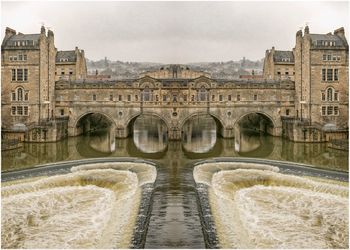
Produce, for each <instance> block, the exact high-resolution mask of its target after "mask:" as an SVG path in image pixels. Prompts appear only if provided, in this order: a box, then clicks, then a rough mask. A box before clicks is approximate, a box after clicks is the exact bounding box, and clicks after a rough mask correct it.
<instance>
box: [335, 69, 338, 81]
mask: <svg viewBox="0 0 350 250" xmlns="http://www.w3.org/2000/svg"><path fill="white" fill-rule="evenodd" d="M334 81H338V69H334Z"/></svg>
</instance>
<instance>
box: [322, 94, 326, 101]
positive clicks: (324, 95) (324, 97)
mask: <svg viewBox="0 0 350 250" xmlns="http://www.w3.org/2000/svg"><path fill="white" fill-rule="evenodd" d="M325 100H326V94H325V93H322V101H325Z"/></svg>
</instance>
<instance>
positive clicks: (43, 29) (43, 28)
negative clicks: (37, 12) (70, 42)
mask: <svg viewBox="0 0 350 250" xmlns="http://www.w3.org/2000/svg"><path fill="white" fill-rule="evenodd" d="M40 33H41V34H44V35H45V27H44V25H42V26H41V30H40Z"/></svg>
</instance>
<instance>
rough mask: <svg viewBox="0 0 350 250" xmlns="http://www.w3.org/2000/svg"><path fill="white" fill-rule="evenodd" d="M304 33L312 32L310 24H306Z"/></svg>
mask: <svg viewBox="0 0 350 250" xmlns="http://www.w3.org/2000/svg"><path fill="white" fill-rule="evenodd" d="M304 33H305V34H310V29H309V26H307V25H306V26H305V29H304Z"/></svg>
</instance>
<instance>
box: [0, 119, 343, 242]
mask: <svg viewBox="0 0 350 250" xmlns="http://www.w3.org/2000/svg"><path fill="white" fill-rule="evenodd" d="M152 122H154V121H152ZM208 124H209V125H208V126H207V127H206V126H204V127H203V124H200V123H196V122H193V124H192V125H191V126H190V125H186V124H185V126H187V130H185V131H183V140H182V141H168V140H167V136H166V130H165V129H164V126H163V124H160V125H159V124H158V125H157V123H155V126H153V125H152V126H149V125H147V124H146V125H145V124H144V123H135V127H134V136H133V137H130V138H127V139H115V138H114V136H113V133H111V132H109V131H95V132H92V133H90V134H88V135H84V136H78V137H74V138H68V139H65V140H63V141H60V142H56V143H40V144H37V143H25V144H24V147H23V148H21V149H18V150H12V151H5V152H2V159H1V165H2V171H8V170H16V169H23V168H29V167H32V166H35V165H39V164H46V163H51V162H58V161H68V160H77V159H85V158H97V157H141V158H144V159H150V160H152V161H154V162H156V163H157V164H158V165H159V167H158V169H157V180H156V184H155V189H154V197H153V207H152V214H151V217H150V223H149V227H148V233H147V237H146V243H145V247H146V248H205V245H204V239H203V233H202V228H201V221H200V218H199V213H198V203H197V196H196V184H195V182H194V180H193V167H192V164H193V163H194V162H196V161H198V160H200V159H207V158H211V157H254V158H265V159H273V160H283V161H291V162H297V163H305V164H309V165H313V166H315V167H317V168H325V169H333V170H340V171H346V172H347V171H348V153H347V152H343V151H338V150H334V149H330V148H328V147H327V145H326V144H324V143H319V144H306V143H293V142H290V141H287V140H284V139H282V138H277V137H272V136H267V135H263V134H260V133H258V132H256V131H252V130H242V131H241V132H240V133H239V136H236V138H235V139H222V138H220V137H217V136H216V133H213V129H212V125H213V123H208ZM150 128H152V129H151V130H150ZM199 130H200V131H199ZM157 151H158V152H157ZM159 151H160V152H159Z"/></svg>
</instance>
